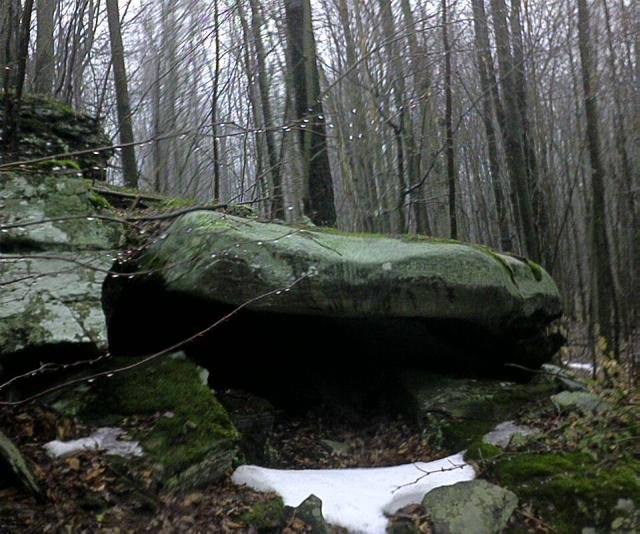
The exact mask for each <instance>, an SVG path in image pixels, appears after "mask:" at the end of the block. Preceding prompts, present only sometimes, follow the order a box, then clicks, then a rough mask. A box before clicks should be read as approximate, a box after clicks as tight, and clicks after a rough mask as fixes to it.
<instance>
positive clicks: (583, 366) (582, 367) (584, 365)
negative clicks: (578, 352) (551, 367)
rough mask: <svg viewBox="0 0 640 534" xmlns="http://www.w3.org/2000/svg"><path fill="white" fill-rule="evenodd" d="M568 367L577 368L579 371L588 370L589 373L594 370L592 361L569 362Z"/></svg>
mask: <svg viewBox="0 0 640 534" xmlns="http://www.w3.org/2000/svg"><path fill="white" fill-rule="evenodd" d="M567 367H568V368H569V369H575V370H577V371H587V372H589V373H592V372H593V365H592V364H590V363H580V362H569V363H567Z"/></svg>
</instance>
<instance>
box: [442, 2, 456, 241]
mask: <svg viewBox="0 0 640 534" xmlns="http://www.w3.org/2000/svg"><path fill="white" fill-rule="evenodd" d="M448 26H449V21H448V19H447V0H442V44H443V47H444V94H445V97H444V99H445V119H444V120H445V125H446V144H447V150H446V153H447V182H448V184H449V235H450V237H451V239H458V219H457V217H456V167H455V149H454V146H453V98H452V94H451V46H450V44H449V28H448Z"/></svg>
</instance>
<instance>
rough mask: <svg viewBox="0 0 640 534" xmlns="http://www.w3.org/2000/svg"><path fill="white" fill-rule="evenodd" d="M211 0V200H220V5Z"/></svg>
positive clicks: (217, 0) (216, 1) (216, 0)
mask: <svg viewBox="0 0 640 534" xmlns="http://www.w3.org/2000/svg"><path fill="white" fill-rule="evenodd" d="M218 2H219V0H213V24H214V26H215V32H216V34H215V35H216V36H215V47H216V52H215V66H214V69H213V95H212V97H211V137H212V139H211V142H212V143H213V201H214V202H218V200H220V147H219V143H218V99H219V97H220V95H219V91H220V7H219V5H218Z"/></svg>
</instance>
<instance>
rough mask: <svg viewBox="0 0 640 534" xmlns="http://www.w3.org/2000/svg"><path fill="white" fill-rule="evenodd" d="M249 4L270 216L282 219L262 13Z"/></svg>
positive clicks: (282, 210) (254, 2)
mask: <svg viewBox="0 0 640 534" xmlns="http://www.w3.org/2000/svg"><path fill="white" fill-rule="evenodd" d="M249 3H250V5H251V26H252V30H253V43H254V47H255V50H256V59H257V62H258V72H257V77H258V88H259V91H260V104H261V107H262V118H263V126H264V136H265V141H266V145H267V159H268V161H269V175H270V176H271V184H270V185H271V191H270V195H271V216H272V217H275V218H276V219H284V197H283V191H282V179H281V176H280V162H279V161H278V155H277V152H276V142H275V138H274V123H273V113H272V111H271V101H270V99H269V80H268V75H267V62H266V53H265V50H264V43H263V41H262V26H263V25H264V21H263V20H262V13H261V12H260V5H259V4H258V1H257V0H250V1H249Z"/></svg>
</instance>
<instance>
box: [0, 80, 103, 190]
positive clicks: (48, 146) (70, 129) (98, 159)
mask: <svg viewBox="0 0 640 534" xmlns="http://www.w3.org/2000/svg"><path fill="white" fill-rule="evenodd" d="M3 107H4V94H3V93H1V92H0V108H3ZM18 134H19V135H18V152H17V156H16V157H14V158H12V159H13V160H16V159H19V160H20V161H30V160H34V159H43V158H51V159H50V160H45V161H40V162H38V163H30V164H27V165H26V166H25V168H28V169H30V170H32V171H40V172H45V173H46V172H47V171H48V170H53V169H55V170H60V171H62V170H63V169H64V170H66V172H72V171H74V170H75V171H77V173H78V174H80V175H82V176H84V177H85V178H91V179H98V180H104V178H105V176H106V166H107V161H108V160H109V158H110V157H111V156H112V155H113V151H112V150H111V149H110V148H109V147H111V140H110V139H109V137H108V136H107V135H106V134H105V133H104V131H103V130H102V127H101V125H100V121H98V120H96V119H95V118H94V117H91V116H90V115H86V114H82V113H76V112H75V111H73V110H72V109H71V108H70V107H69V106H67V105H66V104H63V103H62V102H59V101H57V100H53V99H51V98H47V97H45V96H43V95H24V96H23V98H22V104H21V106H20V121H19V126H18ZM98 149H100V150H98ZM77 152H82V153H81V154H74V155H66V156H60V155H61V154H70V153H77ZM55 156H58V157H57V158H55V159H54V157H55ZM1 163H7V162H6V161H3V160H2V155H0V164H1Z"/></svg>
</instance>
